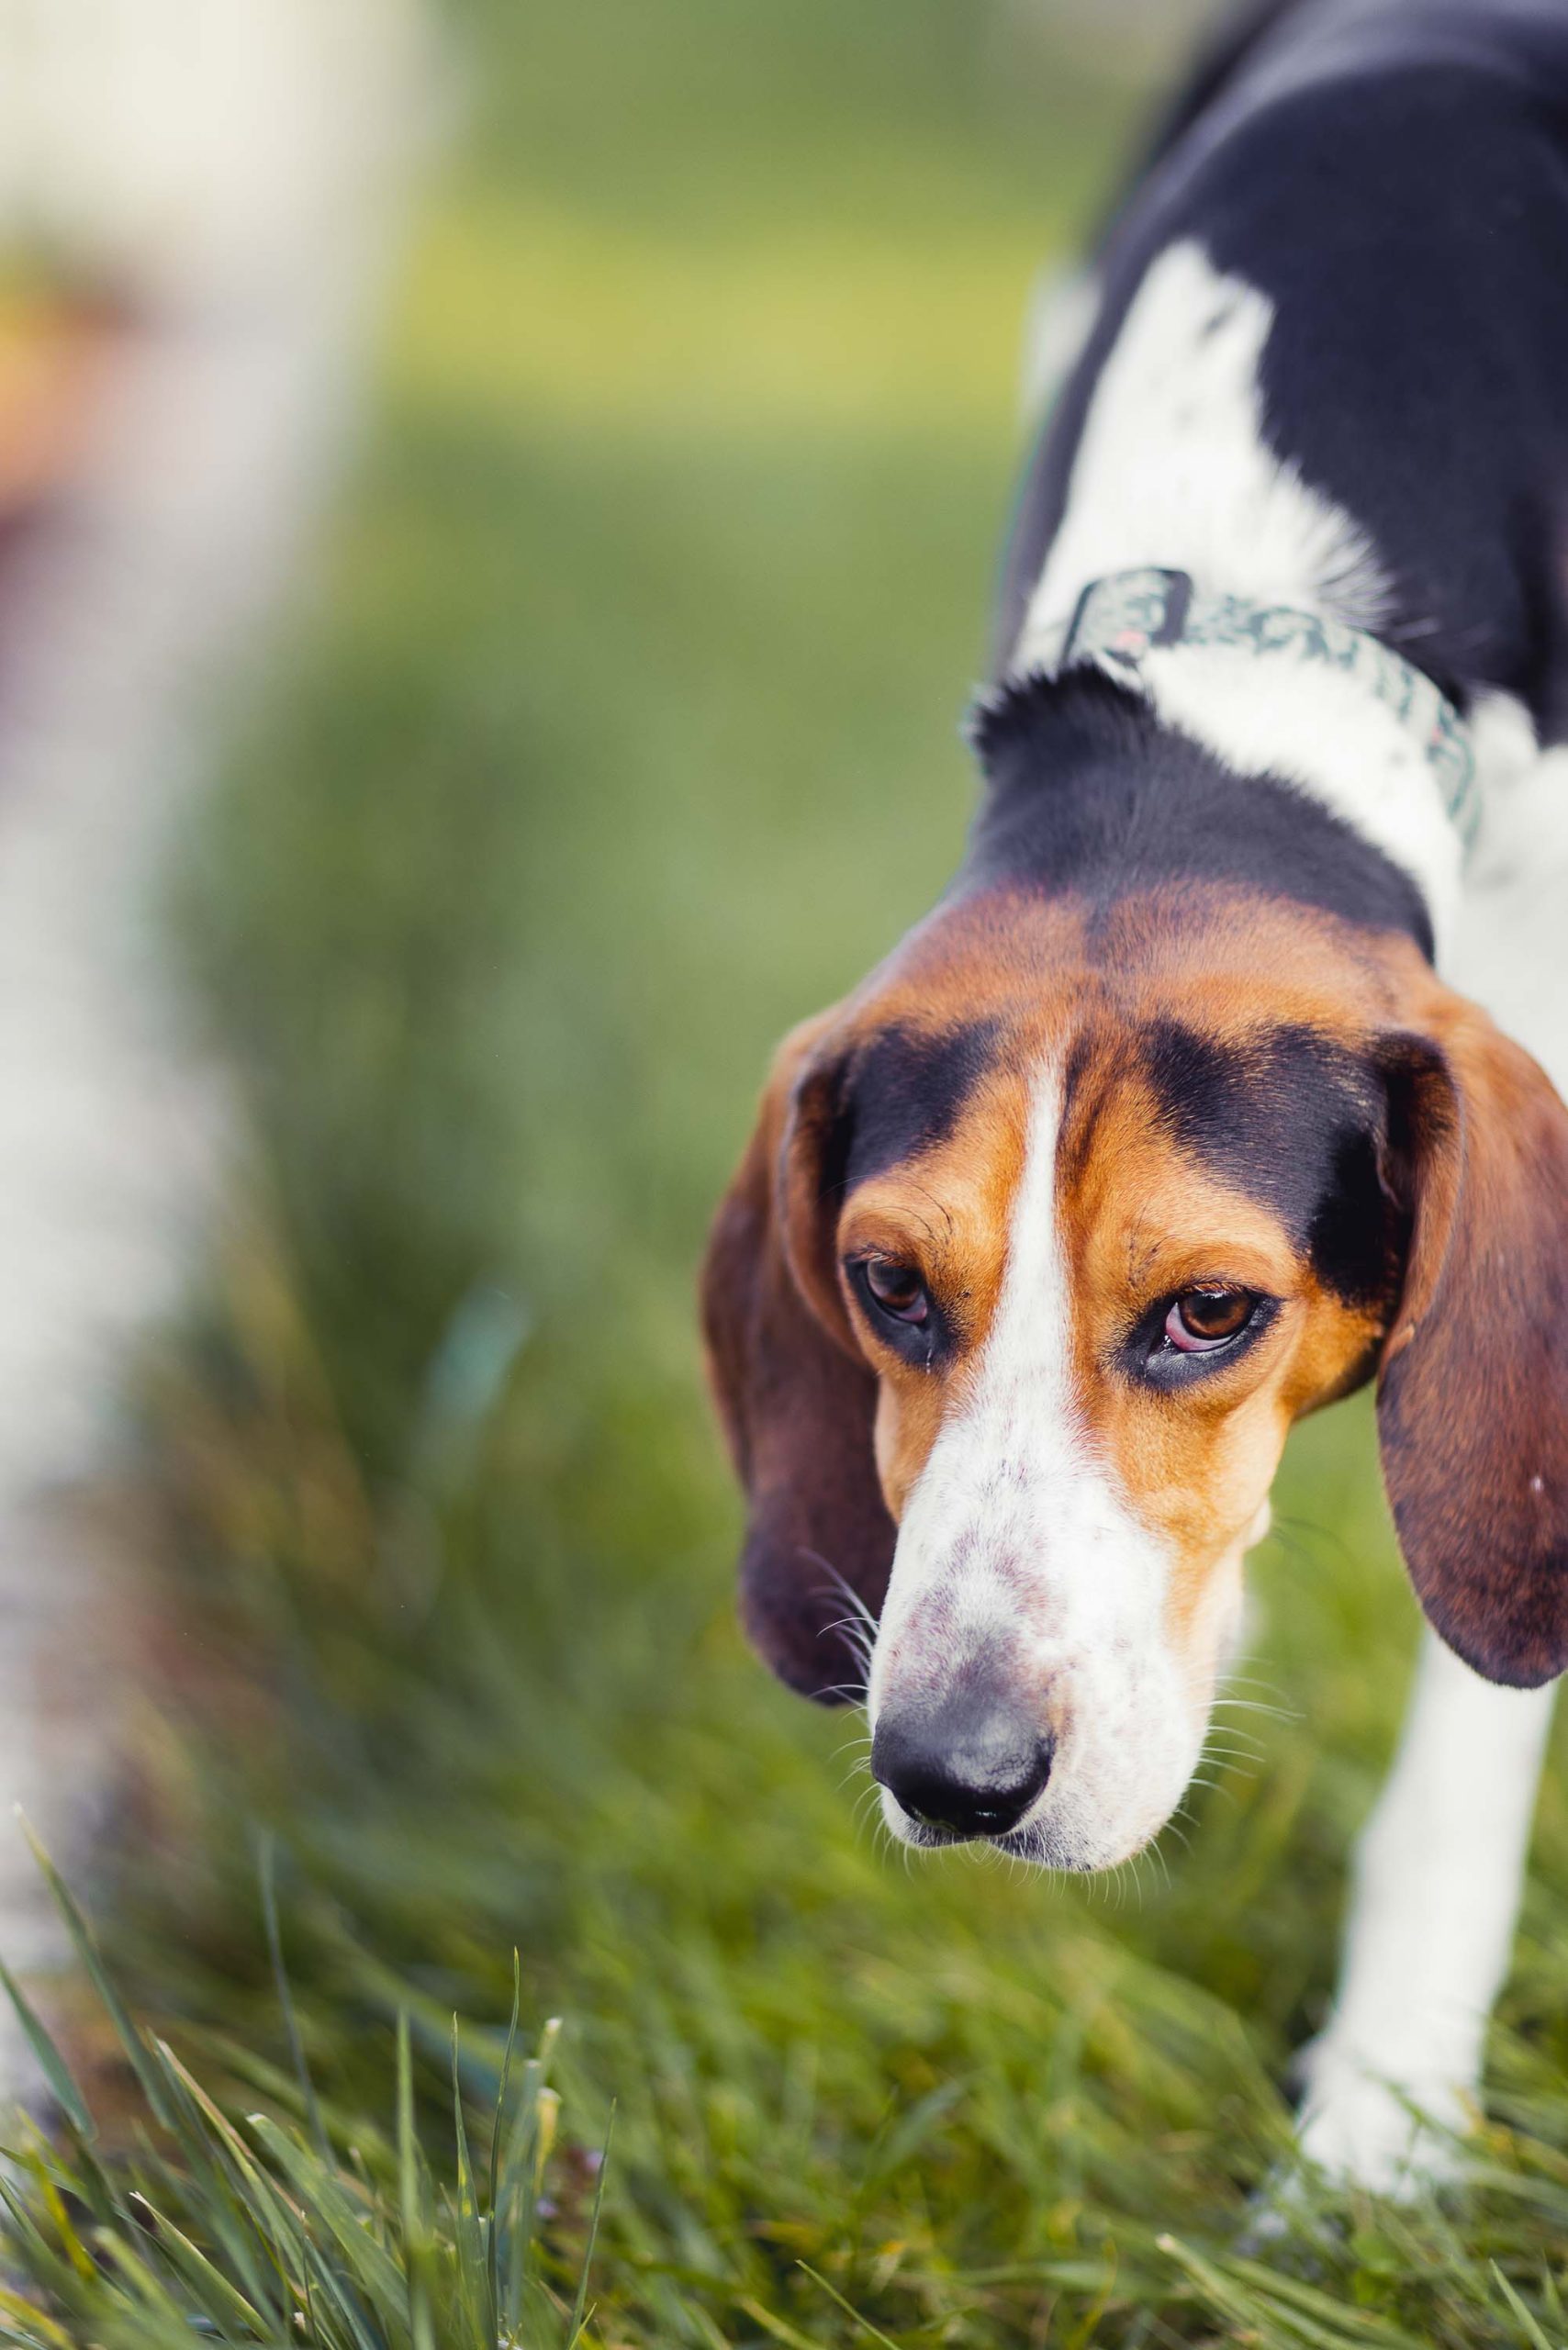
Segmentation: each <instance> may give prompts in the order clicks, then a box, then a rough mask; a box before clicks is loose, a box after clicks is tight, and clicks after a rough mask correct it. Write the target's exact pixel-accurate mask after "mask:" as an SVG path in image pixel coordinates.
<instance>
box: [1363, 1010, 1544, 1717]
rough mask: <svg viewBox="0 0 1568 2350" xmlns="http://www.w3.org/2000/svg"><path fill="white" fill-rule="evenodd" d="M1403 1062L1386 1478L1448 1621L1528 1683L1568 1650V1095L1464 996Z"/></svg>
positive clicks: (1466, 1654) (1435, 1604)
mask: <svg viewBox="0 0 1568 2350" xmlns="http://www.w3.org/2000/svg"><path fill="white" fill-rule="evenodd" d="M1392 1057H1393V1063H1394V1102H1395V1116H1394V1132H1393V1136H1392V1139H1393V1142H1394V1153H1395V1157H1396V1158H1403V1159H1404V1161H1405V1167H1406V1178H1405V1180H1400V1179H1399V1178H1398V1177H1396V1178H1395V1181H1396V1184H1397V1187H1398V1188H1399V1189H1400V1190H1401V1191H1405V1190H1406V1181H1407V1184H1408V1192H1407V1202H1408V1205H1409V1207H1410V1209H1411V1212H1412V1227H1411V1234H1410V1242H1409V1251H1408V1256H1407V1259H1406V1278H1405V1290H1404V1294H1403V1296H1402V1298H1401V1300H1400V1304H1399V1309H1398V1312H1397V1314H1396V1315H1395V1317H1394V1325H1393V1327H1392V1329H1391V1330H1390V1333H1389V1337H1388V1339H1387V1343H1386V1344H1385V1346H1384V1348H1383V1361H1382V1366H1381V1371H1380V1376H1379V1382H1378V1431H1379V1440H1380V1443H1381V1447H1382V1451H1383V1478H1384V1481H1385V1483H1386V1484H1387V1487H1388V1494H1389V1500H1390V1502H1391V1503H1392V1505H1393V1508H1394V1524H1395V1526H1396V1527H1397V1528H1398V1532H1399V1541H1400V1547H1401V1549H1402V1550H1403V1551H1404V1553H1405V1562H1406V1566H1407V1567H1408V1569H1409V1571H1410V1579H1411V1581H1412V1582H1413V1583H1414V1584H1415V1586H1416V1591H1417V1595H1418V1597H1419V1599H1420V1602H1421V1605H1422V1606H1423V1607H1424V1608H1425V1610H1426V1612H1427V1615H1428V1617H1429V1618H1430V1619H1431V1622H1432V1623H1433V1624H1434V1625H1435V1627H1436V1628H1437V1629H1438V1631H1439V1633H1441V1635H1442V1637H1443V1639H1445V1640H1446V1641H1447V1642H1448V1643H1449V1646H1450V1648H1452V1649H1455V1650H1457V1651H1458V1653H1459V1654H1460V1655H1461V1656H1462V1658H1463V1659H1464V1661H1465V1662H1466V1663H1467V1664H1470V1665H1473V1667H1474V1669H1475V1670H1476V1672H1477V1673H1484V1674H1485V1676H1486V1678H1487V1679H1488V1680H1490V1681H1502V1682H1508V1683H1511V1684H1514V1685H1515V1686H1516V1687H1519V1688H1534V1687H1535V1686H1536V1685H1537V1684H1539V1683H1540V1682H1543V1681H1549V1680H1550V1679H1551V1677H1552V1675H1553V1674H1554V1673H1561V1672H1562V1670H1563V1668H1564V1666H1565V1665H1568V1110H1564V1108H1563V1105H1562V1102H1561V1100H1560V1099H1559V1098H1558V1096H1557V1094H1556V1093H1555V1091H1553V1090H1552V1087H1551V1084H1550V1082H1549V1081H1548V1080H1547V1078H1546V1076H1545V1075H1544V1073H1543V1072H1542V1071H1541V1070H1540V1069H1539V1068H1538V1067H1537V1066H1536V1064H1535V1062H1534V1061H1533V1060H1531V1058H1530V1057H1529V1054H1528V1053H1526V1052H1523V1051H1521V1049H1520V1048H1519V1046H1517V1045H1515V1044H1512V1043H1511V1042H1510V1041H1509V1040H1508V1038H1507V1037H1506V1036H1504V1035H1502V1034H1501V1033H1500V1032H1499V1031H1498V1030H1497V1029H1496V1028H1495V1027H1494V1026H1493V1024H1492V1023H1491V1022H1490V1021H1489V1020H1488V1019H1487V1018H1486V1017H1485V1015H1484V1013H1481V1012H1478V1011H1477V1010H1476V1009H1475V1008H1474V1007H1473V1005H1470V1004H1466V1003H1462V1002H1461V1001H1460V999H1458V998H1457V997H1452V998H1449V999H1448V1009H1447V1012H1446V1013H1445V1015H1444V1016H1443V1017H1441V1018H1440V1019H1439V1021H1438V1022H1437V1023H1436V1024H1435V1035H1426V1036H1408V1037H1404V1038H1401V1039H1398V1040H1397V1042H1396V1044H1395V1046H1394V1051H1393V1056H1392ZM1401 1128H1403V1132H1401V1131H1400V1129H1401Z"/></svg>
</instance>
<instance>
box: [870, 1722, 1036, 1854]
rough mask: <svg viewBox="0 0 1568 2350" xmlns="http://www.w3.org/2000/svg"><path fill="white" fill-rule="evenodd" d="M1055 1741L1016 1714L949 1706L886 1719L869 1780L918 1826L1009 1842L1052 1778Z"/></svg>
mask: <svg viewBox="0 0 1568 2350" xmlns="http://www.w3.org/2000/svg"><path fill="white" fill-rule="evenodd" d="M1050 1769H1051V1740H1049V1738H1047V1737H1042V1736H1041V1735H1040V1733H1039V1731H1038V1730H1037V1729H1036V1726H1035V1724H1034V1723H1033V1722H1032V1721H1031V1720H1029V1719H1028V1718H1026V1717H1025V1716H1024V1715H1022V1714H1018V1713H1014V1711H1013V1710H1012V1709H1011V1708H1010V1707H1001V1706H998V1705H996V1704H994V1703H991V1704H988V1705H986V1706H983V1707H982V1706H979V1705H977V1704H975V1703H973V1702H972V1701H968V1700H964V1701H956V1700H950V1701H949V1702H948V1703H947V1704H946V1705H945V1706H941V1707H935V1708H933V1709H931V1710H930V1711H927V1712H924V1713H921V1714H917V1715H913V1716H911V1715H907V1714H897V1715H891V1714H889V1713H887V1712H884V1713H883V1715H882V1718H881V1719H880V1720H879V1722H878V1724H877V1733H876V1736H875V1738H874V1739H873V1740H872V1742H871V1774H872V1776H873V1777H874V1778H875V1779H877V1780H879V1782H880V1784H881V1785H883V1786H884V1787H886V1788H887V1790H888V1792H889V1794H890V1796H893V1798H894V1799H895V1801H896V1802H897V1803H898V1804H899V1805H900V1807H902V1809H903V1810H904V1811H906V1812H907V1813H908V1814H909V1816H910V1818H912V1819H917V1820H919V1821H920V1823H921V1825H922V1826H923V1827H926V1828H935V1829H939V1830H942V1831H943V1832H944V1833H945V1834H946V1835H949V1836H956V1837H959V1838H969V1837H973V1836H1005V1835H1006V1834H1007V1833H1008V1831H1009V1830H1011V1829H1014V1828H1016V1827H1017V1825H1018V1822H1019V1821H1020V1820H1021V1819H1022V1818H1023V1817H1024V1815H1025V1812H1026V1811H1027V1810H1028V1809H1029V1807H1030V1805H1031V1804H1033V1803H1034V1802H1036V1799H1037V1798H1038V1796H1040V1794H1041V1793H1042V1791H1043V1789H1044V1787H1045V1785H1046V1781H1047V1779H1048V1778H1049V1776H1050Z"/></svg>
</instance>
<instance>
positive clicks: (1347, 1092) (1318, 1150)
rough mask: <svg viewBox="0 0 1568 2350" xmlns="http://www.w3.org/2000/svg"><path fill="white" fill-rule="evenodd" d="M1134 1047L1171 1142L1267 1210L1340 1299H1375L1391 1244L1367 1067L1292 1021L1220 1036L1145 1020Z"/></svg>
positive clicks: (1377, 1108) (1376, 1106) (1375, 1091)
mask: <svg viewBox="0 0 1568 2350" xmlns="http://www.w3.org/2000/svg"><path fill="white" fill-rule="evenodd" d="M1137 1046H1138V1057H1139V1059H1140V1061H1141V1065H1142V1069H1143V1072H1144V1075H1145V1076H1146V1078H1147V1079H1148V1084H1149V1086H1150V1089H1151V1091H1152V1092H1153V1095H1154V1103H1155V1112H1156V1115H1157V1116H1158V1118H1159V1122H1160V1124H1161V1125H1163V1126H1164V1128H1165V1129H1166V1131H1167V1132H1168V1133H1169V1134H1170V1136H1171V1137H1172V1139H1173V1140H1174V1141H1175V1142H1176V1143H1177V1144H1178V1145H1179V1146H1180V1147H1182V1148H1183V1149H1186V1150H1190V1151H1192V1152H1193V1153H1194V1155H1195V1156H1197V1157H1198V1158H1201V1159H1203V1161H1204V1164H1205V1166H1206V1167H1207V1168H1208V1169H1210V1170H1211V1171H1212V1172H1213V1173H1214V1174H1215V1175H1216V1176H1218V1177H1219V1178H1220V1180H1221V1181H1224V1182H1225V1183H1226V1184H1227V1185H1228V1186H1230V1187H1232V1188H1234V1189H1236V1190H1238V1191H1242V1192H1246V1193H1247V1194H1248V1195H1249V1197H1250V1198H1253V1199H1256V1200H1258V1201H1259V1202H1260V1203H1262V1204H1263V1205H1265V1206H1267V1207H1269V1208H1271V1209H1272V1210H1273V1212H1274V1213H1275V1214H1277V1215H1279V1216H1280V1217H1281V1218H1282V1221H1283V1223H1284V1225H1285V1226H1286V1228H1287V1230H1288V1231H1289V1232H1290V1235H1291V1237H1292V1239H1293V1240H1294V1243H1295V1245H1296V1247H1297V1248H1302V1249H1304V1250H1305V1252H1306V1253H1307V1255H1308V1256H1309V1258H1310V1259H1311V1261H1312V1264H1313V1266H1314V1269H1315V1270H1316V1272H1317V1274H1318V1275H1319V1277H1320V1279H1322V1280H1323V1281H1326V1282H1327V1284H1328V1286H1329V1287H1330V1288H1331V1289H1333V1290H1335V1291H1336V1292H1338V1294H1339V1295H1340V1296H1341V1297H1343V1298H1345V1299H1346V1300H1347V1301H1359V1300H1362V1299H1367V1298H1371V1297H1373V1296H1376V1295H1377V1294H1378V1293H1379V1292H1380V1291H1381V1290H1382V1289H1383V1286H1384V1283H1385V1281H1386V1279H1387V1275H1388V1269H1389V1265H1390V1261H1391V1259H1390V1254H1389V1250H1390V1238H1391V1236H1390V1233H1389V1208H1388V1202H1387V1199H1386V1197H1385V1195H1384V1192H1383V1185H1382V1182H1381V1181H1380V1178H1379V1173H1378V1147H1379V1141H1380V1137H1381V1135H1382V1132H1383V1122H1384V1117H1385V1111H1384V1106H1383V1093H1382V1088H1381V1085H1380V1083H1379V1081H1378V1078H1377V1074H1376V1072H1375V1070H1374V1069H1373V1068H1372V1064H1371V1062H1370V1060H1369V1059H1368V1058H1367V1057H1365V1056H1363V1055H1361V1054H1360V1053H1358V1052H1357V1051H1355V1050H1354V1049H1353V1048H1351V1047H1350V1046H1345V1045H1342V1044H1341V1043H1339V1041H1338V1039H1337V1038H1335V1037H1333V1036H1328V1035H1325V1034H1324V1033H1323V1032H1322V1031H1321V1030H1320V1029H1316V1028H1312V1027H1308V1026H1306V1025H1304V1024H1298V1023H1284V1024H1281V1025H1279V1026H1277V1027H1273V1028H1269V1029H1265V1030H1262V1031H1260V1032H1254V1033H1252V1034H1250V1035H1238V1036H1235V1037H1224V1036H1216V1035H1212V1034H1205V1033H1204V1032H1203V1031H1201V1030H1199V1029H1196V1028H1192V1027H1189V1026H1187V1025H1186V1024H1184V1023H1182V1022H1181V1021H1177V1020H1157V1021H1150V1022H1148V1023H1147V1024H1144V1025H1143V1026H1142V1027H1141V1028H1140V1030H1139V1032H1138V1037H1137Z"/></svg>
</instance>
